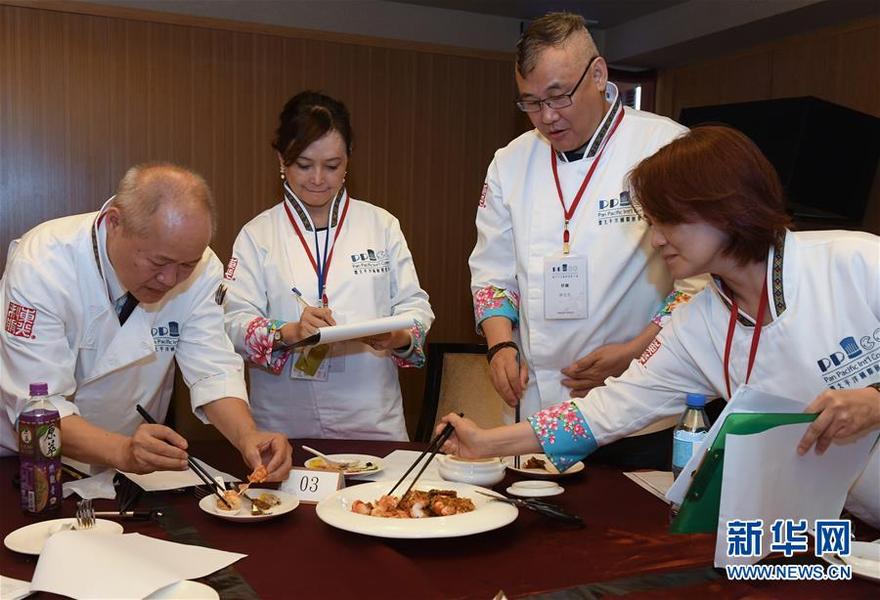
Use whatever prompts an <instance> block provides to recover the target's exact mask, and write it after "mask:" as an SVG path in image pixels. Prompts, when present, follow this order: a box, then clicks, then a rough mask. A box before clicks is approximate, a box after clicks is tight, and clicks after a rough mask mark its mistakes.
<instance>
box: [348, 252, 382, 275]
mask: <svg viewBox="0 0 880 600" xmlns="http://www.w3.org/2000/svg"><path fill="white" fill-rule="evenodd" d="M351 268H352V270H353V271H354V274H355V275H364V274H367V273H388V272H389V271H390V270H391V259H390V258H389V257H388V251H387V250H373V249H372V248H367V249H366V250H364V251H363V252H360V253H357V254H352V255H351Z"/></svg>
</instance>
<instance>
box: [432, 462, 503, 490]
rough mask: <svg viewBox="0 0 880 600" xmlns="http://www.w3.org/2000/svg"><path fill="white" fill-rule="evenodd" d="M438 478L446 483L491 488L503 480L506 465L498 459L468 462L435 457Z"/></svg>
mask: <svg viewBox="0 0 880 600" xmlns="http://www.w3.org/2000/svg"><path fill="white" fill-rule="evenodd" d="M437 462H438V464H439V469H440V476H441V477H442V478H443V479H446V480H447V481H458V482H460V483H470V484H471V485H481V486H486V487H488V486H492V485H495V484H496V483H498V482H499V481H501V480H502V479H504V471H505V469H506V468H507V467H506V465H505V464H504V463H503V462H501V460H500V459H498V458H484V459H479V460H469V459H463V458H458V457H457V456H445V455H440V456H438V457H437Z"/></svg>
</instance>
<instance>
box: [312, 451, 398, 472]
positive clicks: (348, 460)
mask: <svg viewBox="0 0 880 600" xmlns="http://www.w3.org/2000/svg"><path fill="white" fill-rule="evenodd" d="M327 458H329V459H330V460H332V461H334V462H336V463H338V465H343V466H341V467H340V466H338V465H331V464H330V463H328V462H327V461H326V460H324V459H323V458H321V457H320V456H315V457H314V458H310V459H309V460H307V461H306V462H305V463H304V464H305V467H306V468H307V469H314V470H316V471H335V472H337V473H342V474H344V475H345V476H346V477H356V476H358V475H372V474H373V473H378V472H379V471H381V470H382V459H381V458H379V457H378V456H370V455H369V454H328V455H327Z"/></svg>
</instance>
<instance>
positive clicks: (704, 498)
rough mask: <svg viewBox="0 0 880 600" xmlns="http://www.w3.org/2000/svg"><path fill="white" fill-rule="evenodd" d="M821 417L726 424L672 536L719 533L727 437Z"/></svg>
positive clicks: (765, 416) (748, 418) (768, 417)
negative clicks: (675, 534)
mask: <svg viewBox="0 0 880 600" xmlns="http://www.w3.org/2000/svg"><path fill="white" fill-rule="evenodd" d="M818 416H819V415H818V413H732V414H730V415H728V416H727V418H726V419H725V420H724V424H723V425H722V426H721V430H720V431H719V432H718V437H717V438H715V441H714V442H713V443H712V446H711V447H710V448H709V449H708V450H707V451H706V455H705V456H704V457H703V461H702V462H701V463H700V467H699V469H697V473H696V475H694V480H693V481H692V482H691V486H690V488H688V492H687V495H686V496H685V498H684V502H682V504H681V508H680V509H679V511H678V515H677V516H676V517H675V520H673V522H672V524H671V525H670V526H669V531H670V532H671V533H715V532H716V531H717V529H718V512H719V508H720V506H721V482H722V478H723V477H722V476H723V473H724V447H725V439H726V437H727V434H729V433H730V434H733V435H751V434H755V433H761V432H764V431H767V430H768V429H772V428H774V427H778V426H780V425H791V424H795V423H809V422H812V421H815V420H816V417H818Z"/></svg>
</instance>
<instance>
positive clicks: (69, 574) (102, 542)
mask: <svg viewBox="0 0 880 600" xmlns="http://www.w3.org/2000/svg"><path fill="white" fill-rule="evenodd" d="M244 556H247V555H245V554H238V553H236V552H224V551H222V550H214V549H212V548H205V547H202V546H190V545H187V544H178V543H175V542H166V541H164V540H158V539H155V538H151V537H148V536H145V535H141V534H139V533H130V534H125V535H99V534H94V535H82V534H81V533H80V532H77V531H63V532H61V533H56V534H55V535H53V536H52V537H50V538H49V539H48V540H46V545H45V546H43V551H42V553H41V554H40V558H39V560H38V561H37V568H36V570H35V571H34V579H33V581H32V582H31V590H32V591H41V592H52V593H55V594H62V595H64V596H70V597H72V598H96V599H97V598H108V599H109V598H113V599H114V600H121V599H123V598H125V599H127V598H144V597H145V596H149V595H150V594H152V593H153V592H155V591H156V590H158V589H160V588H163V587H165V586H167V585H171V584H172V583H175V582H178V581H182V580H184V579H197V578H199V577H205V576H207V575H210V574H211V573H213V572H215V571H218V570H220V569H222V568H224V567H227V566H229V565H231V564H232V563H234V562H235V561H237V560H238V559H240V558H243V557H244Z"/></svg>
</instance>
